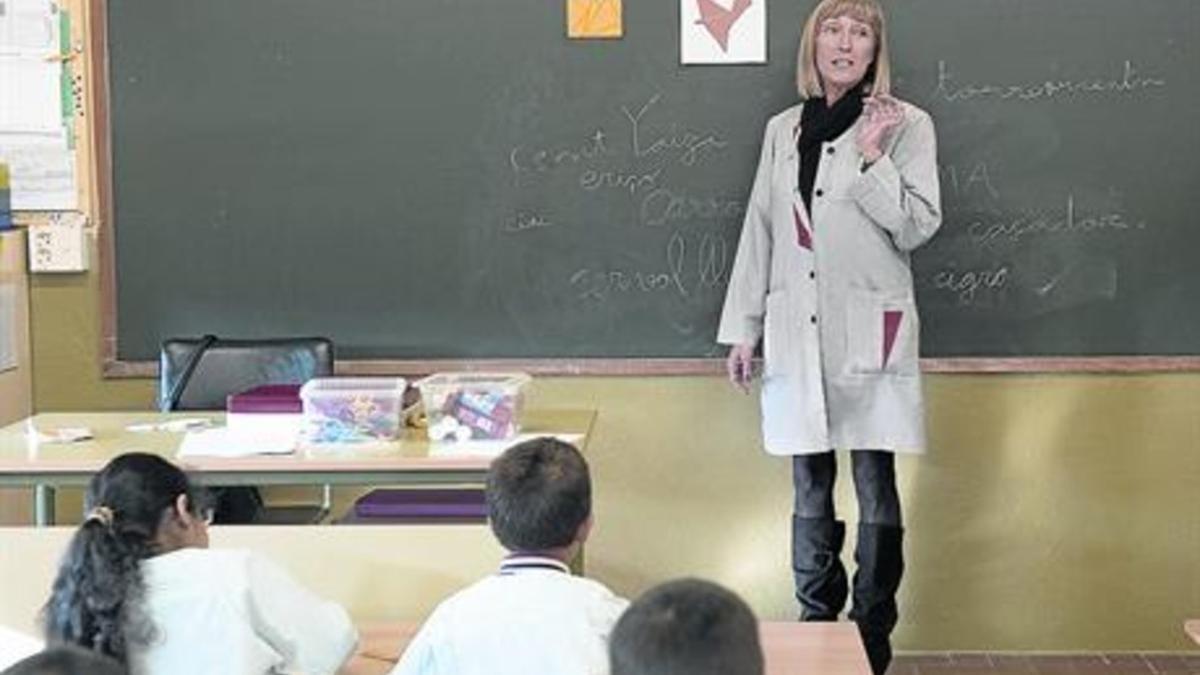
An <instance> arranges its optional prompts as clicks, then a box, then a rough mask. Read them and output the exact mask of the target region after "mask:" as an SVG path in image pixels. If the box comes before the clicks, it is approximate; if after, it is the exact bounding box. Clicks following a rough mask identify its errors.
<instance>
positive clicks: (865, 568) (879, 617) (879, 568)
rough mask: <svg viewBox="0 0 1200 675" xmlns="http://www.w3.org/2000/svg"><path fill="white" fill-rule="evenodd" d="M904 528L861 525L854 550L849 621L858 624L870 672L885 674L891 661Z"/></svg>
mask: <svg viewBox="0 0 1200 675" xmlns="http://www.w3.org/2000/svg"><path fill="white" fill-rule="evenodd" d="M903 544H904V529H903V528H901V527H897V526H895V525H876V524H872V523H860V524H859V526H858V545H857V546H856V547H855V549H854V561H855V563H856V564H857V565H858V569H857V570H855V572H854V606H853V607H852V608H851V609H850V619H851V620H852V621H854V622H855V623H857V624H858V632H859V634H860V635H862V639H863V645H864V646H865V647H866V648H867V658H868V659H869V660H870V661H871V672H873V673H875V675H882V674H883V673H884V672H885V671H886V670H887V667H888V664H889V663H891V661H892V643H891V634H892V629H893V628H895V627H896V620H897V618H899V612H898V611H897V608H896V591H897V590H898V589H899V588H900V577H901V576H902V575H903V574H904V552H903Z"/></svg>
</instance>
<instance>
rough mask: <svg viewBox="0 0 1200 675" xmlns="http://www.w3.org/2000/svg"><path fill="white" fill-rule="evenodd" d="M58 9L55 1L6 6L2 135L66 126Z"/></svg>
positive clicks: (0, 74) (2, 9) (15, 0)
mask: <svg viewBox="0 0 1200 675" xmlns="http://www.w3.org/2000/svg"><path fill="white" fill-rule="evenodd" d="M60 31H61V28H60V25H59V16H58V11H57V10H56V9H55V6H54V4H53V3H52V2H51V1H50V0H4V1H3V2H0V131H2V132H21V133H30V132H32V133H54V132H55V131H57V130H58V129H61V128H62V124H63V110H62V89H61V87H62V62H61V61H56V60H49V61H48V60H47V57H52V56H55V55H58V54H59V51H60V49H61V47H60V46H59V45H60V43H59V37H60Z"/></svg>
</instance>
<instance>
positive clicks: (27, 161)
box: [0, 0, 78, 211]
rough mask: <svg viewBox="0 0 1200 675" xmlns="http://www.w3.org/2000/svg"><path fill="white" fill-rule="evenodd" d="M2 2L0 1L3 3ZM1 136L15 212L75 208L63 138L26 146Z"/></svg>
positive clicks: (71, 154)
mask: <svg viewBox="0 0 1200 675" xmlns="http://www.w3.org/2000/svg"><path fill="white" fill-rule="evenodd" d="M4 1H5V0H0V3H3V2H4ZM21 136H22V138H21V139H20V140H19V141H18V140H17V138H18V137H17V136H16V135H9V134H3V133H0V162H4V163H6V164H8V175H9V177H8V180H9V190H10V191H11V199H12V210H14V211H71V210H74V209H76V208H78V203H77V201H78V200H77V195H76V191H75V151H74V150H71V149H69V148H68V147H67V141H66V138H65V136H64V137H63V138H62V139H61V140H59V141H56V142H45V141H43V142H40V143H36V144H29V143H28V142H22V141H26V140H27V138H28V137H25V135H23V134H22V135H21Z"/></svg>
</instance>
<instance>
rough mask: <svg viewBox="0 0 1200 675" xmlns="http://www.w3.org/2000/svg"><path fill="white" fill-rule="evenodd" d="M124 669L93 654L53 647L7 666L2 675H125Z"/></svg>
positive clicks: (70, 648)
mask: <svg viewBox="0 0 1200 675" xmlns="http://www.w3.org/2000/svg"><path fill="white" fill-rule="evenodd" d="M126 672H127V671H126V670H125V668H124V667H123V666H122V665H121V664H119V663H117V662H116V661H113V660H112V659H110V658H108V657H106V656H101V655H99V654H97V653H95V652H89V651H85V650H83V649H79V648H78V647H71V646H69V645H54V646H52V647H48V648H47V649H46V650H45V651H43V652H39V653H37V654H34V655H33V656H30V657H29V658H26V659H22V660H20V661H18V662H17V663H14V664H13V665H11V666H9V667H8V669H7V670H5V671H4V673H3V675H125V673H126Z"/></svg>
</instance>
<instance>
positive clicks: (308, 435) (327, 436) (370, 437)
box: [300, 377, 407, 443]
mask: <svg viewBox="0 0 1200 675" xmlns="http://www.w3.org/2000/svg"><path fill="white" fill-rule="evenodd" d="M406 386H407V383H406V382H405V380H404V378H402V377H317V378H313V379H311V380H309V381H308V382H306V383H305V384H304V386H303V387H301V388H300V399H301V400H302V401H303V405H304V430H303V438H304V440H305V441H308V442H310V443H362V442H368V441H394V440H396V439H398V438H399V437H400V433H401V430H402V428H403V424H402V422H403V417H404V389H405V387H406Z"/></svg>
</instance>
